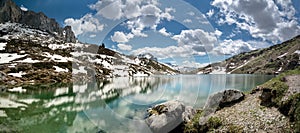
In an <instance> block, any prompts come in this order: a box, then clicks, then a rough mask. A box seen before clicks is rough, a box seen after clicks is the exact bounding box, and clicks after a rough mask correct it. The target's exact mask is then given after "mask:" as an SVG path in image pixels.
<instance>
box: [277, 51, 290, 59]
mask: <svg viewBox="0 0 300 133" xmlns="http://www.w3.org/2000/svg"><path fill="white" fill-rule="evenodd" d="M287 54H288V53H287V52H286V53H284V54H282V55H279V56H278V57H277V58H282V57H283V56H286V55H287Z"/></svg>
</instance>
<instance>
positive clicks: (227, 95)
mask: <svg viewBox="0 0 300 133" xmlns="http://www.w3.org/2000/svg"><path fill="white" fill-rule="evenodd" d="M244 97H245V94H244V93H243V92H241V91H239V90H224V91H221V92H217V93H216V94H213V95H211V96H209V98H208V100H207V101H206V104H205V106H204V108H203V110H204V116H207V115H209V114H211V113H214V112H215V111H217V110H219V109H221V108H224V107H229V106H232V105H233V104H235V103H237V102H239V101H241V100H243V99H244Z"/></svg>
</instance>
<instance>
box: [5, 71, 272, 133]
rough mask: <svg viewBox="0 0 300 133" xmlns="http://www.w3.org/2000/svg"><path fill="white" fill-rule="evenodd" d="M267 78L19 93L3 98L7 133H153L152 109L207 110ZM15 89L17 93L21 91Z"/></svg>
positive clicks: (177, 79)
mask: <svg viewBox="0 0 300 133" xmlns="http://www.w3.org/2000/svg"><path fill="white" fill-rule="evenodd" d="M271 77H272V76H265V75H177V76H153V77H136V78H124V77H123V78H115V79H110V80H105V81H101V82H91V83H85V84H70V85H55V86H42V87H41V86H34V87H23V88H17V89H18V90H26V91H22V93H20V92H17V91H13V92H4V93H1V95H0V126H1V127H6V128H4V129H1V130H7V131H9V132H10V131H14V130H16V131H22V132H36V131H43V132H76V131H79V132H97V131H99V130H100V129H101V130H104V131H109V132H148V131H149V130H148V129H147V126H146V125H145V123H144V121H143V119H144V117H145V112H146V110H147V108H149V107H151V106H152V105H154V104H157V103H161V102H164V101H167V100H173V99H177V100H180V101H183V102H184V103H185V104H187V105H191V106H194V107H202V106H203V105H204V103H205V101H206V99H207V97H208V95H209V94H211V93H214V92H217V91H220V90H223V89H228V88H235V89H239V90H242V91H247V90H249V89H251V88H253V87H255V86H257V85H258V84H262V83H264V82H265V81H267V80H269V79H270V78H271ZM17 89H14V88H12V90H17Z"/></svg>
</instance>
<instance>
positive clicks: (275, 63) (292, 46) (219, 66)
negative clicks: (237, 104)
mask: <svg viewBox="0 0 300 133" xmlns="http://www.w3.org/2000/svg"><path fill="white" fill-rule="evenodd" d="M299 55H300V35H298V36H296V37H294V38H292V39H291V40H288V41H286V42H283V43H281V44H277V45H274V46H271V47H269V48H265V49H258V50H254V51H250V52H245V53H241V54H238V55H235V56H233V57H230V58H228V59H226V60H225V61H222V62H217V63H213V64H210V65H208V66H206V67H203V68H199V69H198V70H196V71H193V73H198V74H209V73H212V74H213V73H223V74H225V73H228V74H230V73H232V74H245V73H248V74H279V73H282V72H285V71H287V70H292V69H295V68H297V67H298V66H300V56H299Z"/></svg>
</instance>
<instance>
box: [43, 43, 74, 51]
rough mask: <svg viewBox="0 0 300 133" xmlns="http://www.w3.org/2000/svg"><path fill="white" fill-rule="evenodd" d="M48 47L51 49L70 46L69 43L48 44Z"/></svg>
mask: <svg viewBox="0 0 300 133" xmlns="http://www.w3.org/2000/svg"><path fill="white" fill-rule="evenodd" d="M48 47H49V48H50V49H52V50H56V49H66V48H70V47H71V44H49V45H48Z"/></svg>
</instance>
